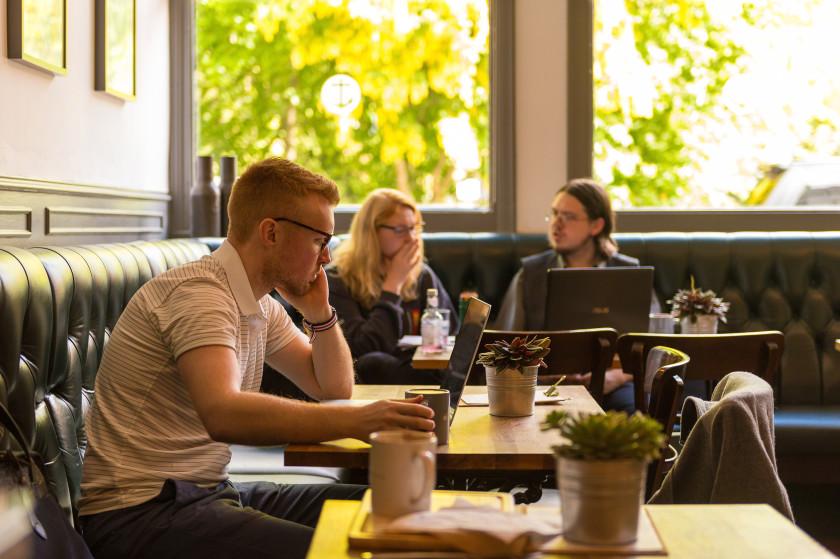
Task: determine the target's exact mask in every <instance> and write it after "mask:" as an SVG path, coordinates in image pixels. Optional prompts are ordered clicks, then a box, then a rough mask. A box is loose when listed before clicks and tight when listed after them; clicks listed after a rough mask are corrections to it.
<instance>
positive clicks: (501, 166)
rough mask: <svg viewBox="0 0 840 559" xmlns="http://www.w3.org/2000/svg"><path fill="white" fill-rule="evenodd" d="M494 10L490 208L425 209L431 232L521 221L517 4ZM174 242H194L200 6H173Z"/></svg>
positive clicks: (351, 209)
mask: <svg viewBox="0 0 840 559" xmlns="http://www.w3.org/2000/svg"><path fill="white" fill-rule="evenodd" d="M488 5H489V8H490V206H489V208H488V209H475V210H467V209H460V208H451V209H450V208H441V207H435V206H424V205H421V206H420V209H421V211H422V212H423V219H424V221H425V222H426V231H429V232H437V231H447V232H448V231H451V232H471V231H496V232H513V231H514V221H515V206H514V202H515V191H516V187H515V176H516V174H515V171H516V169H515V136H514V126H515V115H514V87H515V83H514V67H513V66H514V11H515V10H514V5H515V3H514V2H511V1H509V0H488ZM169 27H170V33H169V37H170V39H169V41H170V57H171V63H170V80H171V100H170V165H169V166H170V171H169V182H170V192H171V194H172V205H171V207H170V219H169V227H170V232H171V236H174V237H178V236H189V231H190V219H189V191H190V185H191V184H192V183H193V178H194V177H193V165H192V163H191V162H193V161H195V145H196V137H195V122H196V119H197V112H198V108H197V107H196V106H195V105H194V101H195V83H194V75H195V58H196V54H195V39H196V37H195V31H196V30H195V0H185V1H183V2H170V3H169ZM357 209H358V205H347V206H344V205H339V206H338V207H337V208H336V211H335V232H336V233H337V234H338V233H345V232H347V231H348V230H349V228H350V221H351V220H352V218H353V215H355V213H356V211H357Z"/></svg>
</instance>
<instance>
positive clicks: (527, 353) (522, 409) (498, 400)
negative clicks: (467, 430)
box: [476, 336, 551, 417]
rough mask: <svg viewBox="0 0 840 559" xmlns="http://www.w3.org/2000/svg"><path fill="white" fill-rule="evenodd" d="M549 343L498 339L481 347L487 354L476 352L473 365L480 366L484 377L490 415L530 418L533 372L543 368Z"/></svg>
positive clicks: (533, 393)
mask: <svg viewBox="0 0 840 559" xmlns="http://www.w3.org/2000/svg"><path fill="white" fill-rule="evenodd" d="M550 344H551V339H550V338H540V339H537V337H536V336H533V337H532V338H531V339H528V337H527V336H524V337H522V338H520V337H519V336H517V337H515V338H514V339H513V341H512V342H510V343H508V342H507V341H505V340H499V341H496V342H493V343H490V344H487V345H486V346H485V347H486V348H487V349H488V350H489V351H487V352H485V353H480V354H479V356H478V361H476V363H478V364H479V365H484V371H485V374H486V375H487V400H488V403H489V405H490V415H498V416H503V417H519V416H525V415H534V396H535V394H536V390H537V369H539V367H546V366H547V365H546V364H545V361H543V357H545V356H546V355H547V354H548V352H549V348H548V346H549V345H550Z"/></svg>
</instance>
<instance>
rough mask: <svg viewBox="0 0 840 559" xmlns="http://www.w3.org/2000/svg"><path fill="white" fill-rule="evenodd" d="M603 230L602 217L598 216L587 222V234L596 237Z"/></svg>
mask: <svg viewBox="0 0 840 559" xmlns="http://www.w3.org/2000/svg"><path fill="white" fill-rule="evenodd" d="M603 230H604V218H603V217H599V218H598V219H593V220H592V221H590V222H589V234H590V235H592V236H593V237H597V236H598V235H599V234H600V233H601V231H603Z"/></svg>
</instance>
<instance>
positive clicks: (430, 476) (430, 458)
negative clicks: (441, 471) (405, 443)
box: [409, 450, 437, 505]
mask: <svg viewBox="0 0 840 559" xmlns="http://www.w3.org/2000/svg"><path fill="white" fill-rule="evenodd" d="M418 460H419V461H420V466H421V467H422V468H423V483H421V484H419V485H418V489H419V491H418V492H417V494H416V495H410V496H409V497H410V499H411V504H412V505H413V504H415V503H416V502H417V501H419V500H420V499H422V498H423V497H424V496H425V495H426V494H427V493H430V492H431V491H432V490H433V489H434V488H435V480H436V479H437V471H436V469H435V455H434V454H432V453H431V452H430V451H428V450H424V451H422V452H418V453H416V454H415V455H414V462H415V463H417V461H418Z"/></svg>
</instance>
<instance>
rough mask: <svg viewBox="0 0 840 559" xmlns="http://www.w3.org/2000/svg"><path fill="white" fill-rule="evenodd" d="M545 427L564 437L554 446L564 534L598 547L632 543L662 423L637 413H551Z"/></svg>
mask: <svg viewBox="0 0 840 559" xmlns="http://www.w3.org/2000/svg"><path fill="white" fill-rule="evenodd" d="M547 429H558V430H559V431H560V434H561V435H562V436H563V437H564V438H565V439H566V440H567V443H566V444H562V445H555V446H554V452H555V458H556V465H557V485H558V487H559V488H560V503H561V514H562V517H563V537H565V538H566V539H567V540H569V541H572V542H578V543H586V544H599V545H620V544H627V543H632V542H634V541H636V539H637V533H638V526H639V514H640V511H641V506H642V504H643V502H644V495H645V482H646V476H647V465H648V463H649V462H650V461H651V460H654V459H656V458H658V457H659V453H660V449H661V448H662V446H663V445H664V443H665V435H664V433H663V432H662V425H661V424H660V423H659V422H658V421H656V420H655V419H653V418H651V417H649V416H646V415H642V414H641V413H639V412H636V413H635V414H633V415H627V413H625V412H615V411H608V412H607V413H604V414H580V415H575V416H572V415H570V414H568V413H567V412H565V411H553V412H551V413H550V414H548V416H546V419H545V422H544V423H543V430H547Z"/></svg>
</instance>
